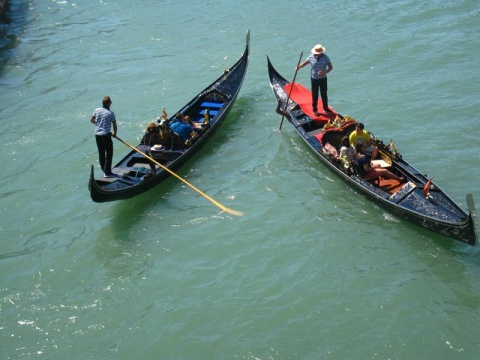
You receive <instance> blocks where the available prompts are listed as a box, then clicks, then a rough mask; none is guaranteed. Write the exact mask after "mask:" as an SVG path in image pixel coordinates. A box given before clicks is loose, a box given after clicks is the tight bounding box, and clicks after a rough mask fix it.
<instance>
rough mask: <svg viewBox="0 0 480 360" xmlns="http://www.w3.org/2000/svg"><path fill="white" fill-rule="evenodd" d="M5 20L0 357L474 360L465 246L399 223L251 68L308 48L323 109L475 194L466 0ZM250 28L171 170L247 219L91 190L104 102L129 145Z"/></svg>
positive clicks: (191, 200) (176, 196)
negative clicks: (322, 59)
mask: <svg viewBox="0 0 480 360" xmlns="http://www.w3.org/2000/svg"><path fill="white" fill-rule="evenodd" d="M7 15H8V19H10V20H9V21H10V22H9V24H8V25H3V27H2V28H1V29H2V31H3V32H0V34H2V36H3V38H2V44H8V45H6V46H4V47H3V50H2V52H1V60H2V61H3V62H2V66H1V70H0V89H1V91H0V140H1V141H0V144H2V151H1V155H0V164H1V165H2V169H3V176H2V177H1V180H0V185H1V190H0V198H1V203H0V219H1V220H0V234H1V237H0V271H1V273H2V277H1V280H0V358H2V359H30V358H32V359H34V358H38V359H132V358H136V359H142V360H143V359H277V360H280V359H474V358H476V357H478V353H479V350H480V345H479V341H478V329H479V325H478V324H479V318H480V311H479V307H478V304H479V301H480V281H479V275H478V274H479V268H480V260H479V259H480V254H479V250H478V248H474V247H469V246H467V245H464V244H461V243H459V242H455V241H453V240H450V239H447V238H445V237H442V236H440V235H436V234H434V233H431V232H429V231H426V230H423V229H420V228H418V227H416V226H414V225H412V224H409V223H406V222H404V221H400V220H398V219H396V218H395V217H393V216H392V215H391V214H389V213H386V212H385V211H384V210H382V209H380V208H378V207H377V206H375V205H374V204H372V203H371V202H369V201H368V200H367V199H365V198H364V197H362V196H361V195H359V194H358V193H356V192H355V191H353V190H352V189H350V188H348V187H347V186H346V185H345V184H344V183H343V182H342V181H340V180H339V179H337V178H336V177H335V176H334V174H332V173H330V172H329V171H328V170H327V169H326V168H324V167H323V166H322V165H321V164H319V163H318V162H317V160H316V159H315V157H314V156H312V155H311V154H310V153H309V150H308V149H307V147H306V146H305V145H303V143H302V141H301V140H300V139H299V138H298V136H297V135H296V134H295V132H294V131H293V129H292V128H291V126H290V125H289V124H288V123H287V122H284V124H283V127H282V130H281V131H280V130H279V124H280V118H279V116H278V115H277V114H275V106H276V103H275V100H274V97H273V95H272V92H271V90H270V88H269V83H268V75H267V66H266V54H269V56H270V58H271V59H272V62H273V64H274V65H275V67H276V68H277V69H278V70H279V71H280V72H281V73H282V74H283V75H284V76H285V77H287V78H289V77H293V75H294V67H295V65H296V63H297V61H298V58H299V55H300V53H301V52H302V51H303V52H304V54H305V57H306V54H307V53H308V51H309V50H310V49H311V48H312V47H313V45H314V44H317V43H322V44H324V45H325V47H326V48H327V54H328V55H329V56H330V58H331V60H332V62H333V65H334V70H333V71H332V72H331V73H330V74H329V97H330V103H331V105H332V106H333V107H334V108H335V109H336V110H338V111H339V112H341V113H343V114H344V115H346V114H348V115H351V116H354V117H355V118H357V119H358V120H361V121H363V122H364V123H365V124H366V127H367V129H368V130H371V131H373V132H374V133H375V134H376V135H377V136H378V137H380V138H382V139H390V138H393V139H394V140H395V144H396V146H397V148H398V149H399V151H400V152H401V153H402V155H403V156H404V158H406V159H407V160H409V161H410V162H412V163H413V164H414V165H415V167H417V168H418V169H420V170H421V171H422V172H424V173H426V174H428V175H429V176H434V181H435V182H436V184H437V185H439V186H441V187H442V188H443V189H444V190H445V191H446V192H447V193H448V194H449V195H450V196H451V197H452V198H453V199H454V200H455V201H457V202H458V203H459V204H460V205H461V206H463V207H465V195H466V193H467V192H471V193H472V194H473V196H474V198H475V200H476V201H477V202H478V203H480V191H479V190H478V188H477V184H478V179H479V176H480V160H479V158H478V151H479V142H478V136H479V134H480V122H479V119H478V114H479V111H480V106H479V103H478V83H479V81H480V75H479V73H478V71H476V67H477V65H478V52H479V49H480V45H479V41H478V33H479V30H480V25H479V24H480V22H479V21H478V20H479V16H480V8H479V6H478V4H477V2H474V1H456V2H450V3H445V2H443V1H431V2H428V3H422V2H418V1H413V0H400V1H395V2H385V3H380V2H374V1H367V0H361V1H352V0H350V1H322V2H320V1H314V2H312V1H309V2H307V1H297V2H273V1H268V0H265V1H244V2H234V1H207V2H202V3H199V2H197V3H195V2H193V3H192V2H186V1H177V2H173V1H164V2H158V1H142V2H132V1H125V0H119V1H115V2H113V1H112V2H105V1H92V2H88V4H84V3H81V2H71V1H37V0H34V1H31V2H29V3H28V4H26V3H24V2H22V1H11V10H10V13H8V14H7ZM248 29H250V30H251V56H250V65H249V70H248V74H247V78H246V80H245V82H244V85H243V88H242V90H241V92H240V95H239V98H238V100H237V102H236V104H235V105H234V108H233V110H232V112H231V113H230V115H229V117H228V118H227V120H226V122H225V124H224V127H223V128H222V129H220V130H219V132H218V133H217V134H216V135H215V137H214V138H212V139H211V141H210V142H209V143H208V144H207V145H206V146H205V147H204V148H203V149H202V151H201V152H200V153H198V154H197V155H195V156H194V158H193V159H191V160H190V161H189V162H188V163H187V164H186V166H185V167H183V168H182V170H181V171H180V172H179V173H180V175H181V176H183V177H185V178H186V179H187V180H188V181H189V182H191V183H192V184H194V185H195V186H196V187H198V188H199V189H201V190H202V191H203V192H205V193H206V194H208V195H209V196H211V197H213V198H214V199H215V200H217V201H219V202H220V203H222V204H224V205H225V206H228V207H230V208H232V209H235V210H238V211H242V212H244V213H245V215H244V216H243V217H233V216H231V215H228V214H225V213H223V212H221V211H220V210H219V209H217V208H216V207H215V206H213V205H212V204H211V203H209V202H208V201H206V200H205V199H204V198H202V197H200V196H199V195H197V194H196V193H195V192H193V191H192V190H191V189H190V188H188V187H186V186H185V185H183V184H182V183H180V182H178V181H177V180H175V179H170V180H168V181H166V182H165V183H163V184H162V185H161V186H159V187H157V188H155V189H153V190H152V191H149V192H148V193H146V194H143V195H142V196H139V197H137V198H134V199H131V200H127V201H122V202H114V203H106V204H96V203H93V202H92V201H91V200H90V197H89V193H88V190H87V182H88V176H89V166H90V164H95V166H97V172H98V164H97V152H96V147H95V142H94V137H93V127H92V125H91V124H90V123H89V118H90V115H91V113H92V111H93V109H94V108H95V107H97V106H99V105H100V101H101V98H102V97H103V96H104V95H110V96H111V97H112V100H113V106H112V110H114V111H115V113H116V115H117V118H118V125H119V132H118V135H119V136H120V137H121V138H122V139H124V140H125V141H127V142H130V143H136V142H137V141H138V140H139V139H140V137H141V135H142V131H143V129H144V128H145V125H146V123H147V122H148V121H149V120H151V119H154V118H155V117H156V116H159V114H160V111H161V109H162V107H164V106H165V107H166V108H167V110H168V111H170V112H173V111H176V110H177V109H179V108H181V107H182V106H183V105H184V104H185V103H186V102H187V101H189V100H190V99H191V98H192V97H193V96H195V95H196V93H197V92H199V91H200V90H202V89H203V88H204V87H205V86H206V85H208V84H209V83H210V82H211V81H213V80H214V79H215V78H217V77H218V75H219V74H220V73H222V71H223V70H224V69H226V68H228V67H230V66H231V65H232V64H233V63H234V62H235V61H236V60H237V59H238V58H239V57H240V55H241V53H242V52H243V50H244V46H245V34H246V32H247V30H248ZM308 76H309V72H308V71H307V70H306V69H304V70H303V71H301V72H299V74H298V77H297V81H299V82H301V83H303V84H306V85H307V86H308V81H309V78H308ZM127 151H129V149H128V148H126V147H125V146H124V145H122V144H121V143H119V142H116V143H115V155H114V160H119V159H120V158H121V157H122V156H123V154H125V153H126V152H127Z"/></svg>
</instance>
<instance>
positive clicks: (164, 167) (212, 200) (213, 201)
mask: <svg viewBox="0 0 480 360" xmlns="http://www.w3.org/2000/svg"><path fill="white" fill-rule="evenodd" d="M115 138H116V139H117V140H119V141H120V142H122V143H124V144H125V145H127V146H128V147H129V148H130V149H133V150H135V151H136V152H138V153H139V154H141V155H143V156H144V157H145V158H147V159H148V160H150V161H152V162H153V163H155V164H157V165H158V166H160V167H161V168H162V169H163V170H165V171H167V172H169V173H170V174H171V175H173V176H175V177H176V178H177V179H178V180H180V181H181V182H183V183H184V184H185V185H188V186H189V187H191V188H192V189H193V190H195V191H196V192H198V193H199V194H200V195H202V196H203V197H204V198H205V199H207V200H208V201H210V202H211V203H212V204H214V205H216V206H217V207H219V208H220V209H222V210H223V211H225V212H227V213H229V214H232V215H236V216H242V215H243V213H242V212H240V211H236V210H232V209H229V208H228V207H226V206H223V205H222V204H220V203H219V202H218V201H216V200H214V199H212V198H211V197H210V196H208V195H207V194H205V193H204V192H202V191H201V190H199V189H197V188H196V187H195V186H193V185H192V184H190V183H189V182H188V181H187V180H185V179H184V178H182V177H181V176H179V175H177V174H175V173H174V172H173V171H172V170H170V169H169V168H167V167H166V166H163V165H162V164H160V163H159V162H158V161H156V160H155V159H153V158H151V157H150V156H148V155H147V154H145V153H144V152H142V151H140V150H138V149H137V148H136V147H134V146H132V145H130V144H129V143H127V142H126V141H123V140H122V139H120V138H119V137H118V136H115Z"/></svg>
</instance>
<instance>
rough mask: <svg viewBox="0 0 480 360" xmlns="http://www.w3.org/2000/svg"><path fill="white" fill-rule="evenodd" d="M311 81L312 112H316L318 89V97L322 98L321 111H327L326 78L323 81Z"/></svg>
mask: <svg viewBox="0 0 480 360" xmlns="http://www.w3.org/2000/svg"><path fill="white" fill-rule="evenodd" d="M311 80H312V108H313V111H317V102H318V89H320V96H321V98H322V103H323V109H324V110H327V109H328V96H327V90H328V86H327V78H323V79H311Z"/></svg>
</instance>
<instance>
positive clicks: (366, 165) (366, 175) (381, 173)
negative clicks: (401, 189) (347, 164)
mask: <svg viewBox="0 0 480 360" xmlns="http://www.w3.org/2000/svg"><path fill="white" fill-rule="evenodd" d="M366 148H367V144H366V143H359V144H358V145H357V147H356V150H357V155H356V157H355V168H356V169H357V172H358V174H359V175H360V176H361V177H362V178H363V179H365V180H372V179H376V178H380V177H382V178H384V179H392V180H397V181H398V182H399V183H403V182H405V180H404V178H403V177H398V176H396V175H395V174H393V173H391V172H390V171H388V170H387V169H382V168H381V167H377V166H375V165H372V158H371V157H370V156H369V155H365V151H366Z"/></svg>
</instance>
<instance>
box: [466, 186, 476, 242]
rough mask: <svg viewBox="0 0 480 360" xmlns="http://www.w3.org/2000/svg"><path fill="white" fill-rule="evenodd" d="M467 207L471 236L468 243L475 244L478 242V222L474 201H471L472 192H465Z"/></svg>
mask: <svg viewBox="0 0 480 360" xmlns="http://www.w3.org/2000/svg"><path fill="white" fill-rule="evenodd" d="M467 207H468V211H469V212H470V223H471V227H472V232H473V237H472V241H470V242H469V244H470V245H477V243H478V223H477V211H476V209H475V203H474V201H473V196H472V194H467Z"/></svg>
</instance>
